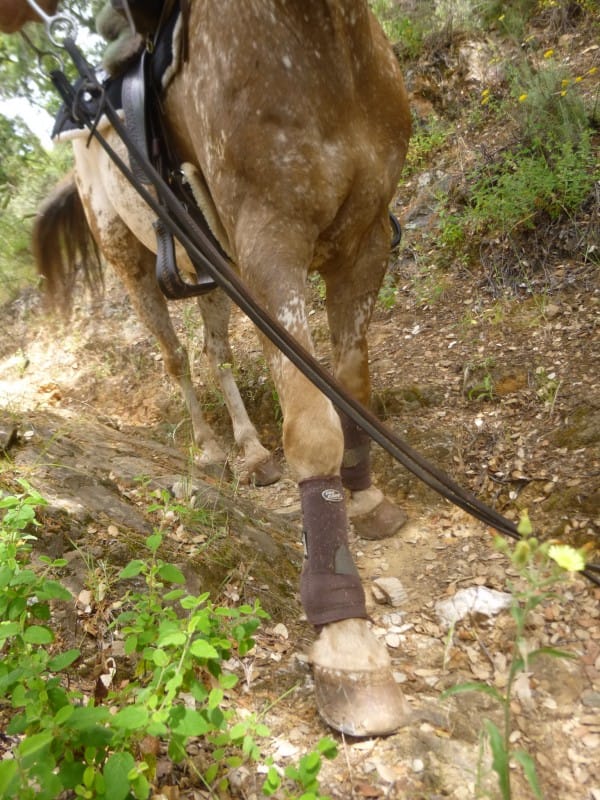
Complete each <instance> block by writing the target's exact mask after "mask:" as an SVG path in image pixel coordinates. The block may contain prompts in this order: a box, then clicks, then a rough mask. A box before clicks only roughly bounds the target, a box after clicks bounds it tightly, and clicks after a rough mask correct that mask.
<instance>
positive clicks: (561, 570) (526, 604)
mask: <svg viewBox="0 0 600 800" xmlns="http://www.w3.org/2000/svg"><path fill="white" fill-rule="evenodd" d="M518 530H519V533H520V534H521V537H522V538H521V540H520V541H518V542H517V543H516V544H515V545H514V546H511V545H510V544H509V543H507V542H506V540H504V539H502V538H501V537H499V536H498V537H496V540H495V543H496V547H497V549H498V550H500V551H501V552H503V553H506V555H508V556H509V558H510V560H511V562H512V564H513V567H514V568H515V569H516V570H517V572H518V574H519V577H520V579H521V583H520V585H516V584H515V585H511V586H510V589H511V593H512V603H511V606H510V614H511V616H512V618H513V620H514V622H515V636H514V643H513V648H512V656H511V659H510V664H509V669H508V677H507V682H506V687H505V689H504V691H503V692H502V691H500V690H499V689H497V688H496V687H494V686H489V685H488V684H486V683H482V682H480V681H470V682H467V683H462V684H458V685H457V686H453V687H451V688H450V689H448V690H446V691H445V692H444V693H443V694H442V699H445V698H447V697H450V696H452V695H456V694H459V693H462V692H481V693H483V694H486V695H487V696H489V697H491V698H492V699H493V700H495V701H496V702H497V703H498V704H499V706H500V707H501V709H502V725H501V727H498V726H497V725H496V724H495V723H494V722H492V721H491V720H489V719H486V720H485V721H484V731H485V735H486V736H487V738H488V741H489V744H490V749H491V752H492V769H493V770H494V772H495V773H496V775H497V778H498V786H499V788H500V793H501V795H502V798H503V800H511V798H512V797H513V793H512V783H511V761H514V762H515V763H516V764H518V765H519V766H520V767H521V768H522V770H523V773H524V775H525V778H526V780H527V782H528V783H529V785H530V787H531V790H532V792H533V794H534V796H535V797H536V798H542V797H543V795H542V789H541V786H540V782H539V780H538V776H537V771H536V768H535V762H534V760H533V758H532V756H531V755H530V754H529V753H527V752H526V751H524V750H522V749H514V748H513V747H512V746H511V740H510V736H511V733H512V718H511V700H512V692H513V688H514V686H515V681H516V679H517V677H518V676H519V674H520V673H522V672H524V671H528V668H529V664H531V663H532V662H533V661H534V660H535V659H536V658H538V657H539V656H542V655H546V656H551V657H554V658H574V657H575V656H574V655H573V654H572V653H569V652H566V651H564V650H557V649H555V648H552V647H538V648H535V649H533V650H532V649H530V647H529V643H528V641H527V636H526V630H527V625H528V622H529V616H530V614H531V612H532V611H533V610H534V609H535V608H537V607H538V606H539V605H540V604H541V603H543V602H544V601H545V600H547V599H549V598H551V597H555V596H556V595H555V589H556V587H557V585H559V584H561V583H562V582H564V581H565V580H566V579H568V578H567V572H576V571H580V570H582V569H584V568H585V558H584V555H583V552H582V551H580V550H575V549H574V548H572V547H569V546H567V545H557V544H552V543H550V542H546V543H540V542H539V541H538V540H537V539H536V538H535V537H534V536H533V535H532V534H533V529H532V525H531V522H530V520H529V516H528V514H527V511H523V512H522V515H521V520H520V523H519V526H518Z"/></svg>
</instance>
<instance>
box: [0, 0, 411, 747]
mask: <svg viewBox="0 0 600 800" xmlns="http://www.w3.org/2000/svg"><path fill="white" fill-rule="evenodd" d="M40 2H41V5H42V7H43V8H44V10H45V11H47V12H49V13H54V11H55V8H56V5H57V3H56V0H40ZM32 16H33V17H34V16H35V15H32V14H31V13H29V12H27V9H26V0H0V29H1V30H6V31H14V30H16V29H18V28H19V27H20V25H21V24H23V23H24V22H25V21H26V20H27V19H31V18H32ZM188 37H189V42H190V47H189V60H188V61H187V62H186V63H185V64H184V66H183V68H182V69H181V70H180V72H179V73H178V74H177V75H176V76H175V78H174V79H173V81H172V83H171V84H170V86H169V88H168V90H167V93H166V96H165V99H164V114H165V123H166V127H167V129H168V132H169V136H170V137H171V141H172V143H173V146H174V147H175V149H176V151H177V152H178V153H180V155H181V156H182V158H183V160H184V161H186V162H187V163H189V164H190V165H193V168H194V169H195V170H196V174H197V179H198V185H199V186H202V187H203V190H204V195H205V197H204V205H205V207H206V208H209V210H210V211H211V214H212V217H213V222H214V228H215V230H217V231H218V235H219V238H220V240H221V244H222V245H223V247H224V249H225V250H226V251H227V252H228V253H229V254H230V255H231V257H232V260H233V261H234V263H235V264H236V265H237V268H238V270H239V272H240V275H241V277H242V278H243V279H244V281H245V282H246V283H247V285H248V286H249V287H250V288H251V290H252V291H253V293H254V295H255V297H257V298H258V300H259V301H260V302H261V303H262V305H263V306H264V307H265V308H266V309H267V311H269V312H270V313H271V314H272V315H273V316H274V317H276V318H277V319H278V320H279V321H280V322H281V323H283V324H284V325H285V326H286V327H287V328H288V330H289V331H290V332H291V333H293V335H294V336H295V337H296V338H297V339H298V340H299V341H300V342H301V343H302V344H303V345H304V346H305V347H306V348H308V349H312V348H311V337H310V331H309V326H308V320H307V312H306V305H305V284H306V278H307V275H308V272H309V271H310V270H315V269H316V270H318V271H319V272H320V273H321V275H322V277H323V279H324V281H325V285H326V289H327V311H328V318H329V324H330V331H331V338H332V344H333V354H334V361H335V372H336V375H337V377H338V379H339V380H340V381H341V382H342V383H343V384H344V385H345V386H346V387H347V388H348V389H349V390H350V391H351V392H352V393H353V394H354V395H355V397H357V398H358V399H359V400H361V401H362V402H364V403H367V402H368V399H369V393H370V385H369V368H368V350H367V339H366V335H367V328H368V324H369V321H370V318H371V313H372V310H373V306H374V303H375V299H376V297H377V292H378V289H379V286H380V284H381V281H382V278H383V275H384V272H385V267H386V262H387V257H388V249H389V223H388V204H389V202H390V200H391V198H392V196H393V194H394V191H395V189H396V186H397V182H398V179H399V176H400V171H401V168H402V164H403V161H404V156H405V154H406V149H407V145H408V138H409V133H410V117H409V110H408V104H407V99H406V94H405V91H404V88H403V83H402V78H401V75H400V71H399V68H398V64H397V62H396V59H395V57H394V55H393V52H392V50H391V48H390V45H389V43H388V42H387V40H386V39H385V37H384V35H383V33H382V31H381V29H380V27H379V25H378V23H377V22H376V20H375V18H374V16H373V15H372V13H371V12H370V10H369V8H368V4H367V2H366V0H302V2H295V1H291V0H289V1H286V0H247V1H246V2H244V3H239V2H237V0H219V2H215V0H196V2H194V3H192V4H190V19H189V30H188ZM109 137H110V132H109ZM96 149H98V150H99V147H98V145H97V144H96V143H94V142H92V144H91V145H90V150H91V151H94V152H93V155H92V154H90V160H91V162H92V163H93V164H94V165H95V167H94V174H93V175H90V174H85V172H84V171H83V169H81V167H80V164H79V163H78V167H77V173H78V181H79V188H80V192H81V195H82V198H83V200H84V204H85V205H86V207H88V208H91V209H93V208H94V205H95V204H94V197H95V196H98V194H99V192H100V191H104V192H106V194H107V196H108V198H109V199H110V201H111V203H112V204H113V206H114V209H115V219H117V218H118V224H119V225H122V221H125V222H126V224H127V226H128V228H129V229H130V230H131V231H132V232H133V234H134V238H135V240H139V241H140V242H142V243H143V244H144V246H145V247H146V248H151V246H152V243H151V242H149V241H148V240H147V233H148V227H147V220H146V221H142V218H143V217H144V216H145V210H144V209H143V208H141V204H140V201H139V200H136V199H135V198H134V197H133V195H132V191H133V190H131V189H130V188H129V187H127V186H125V185H124V180H123V178H122V177H121V175H120V173H119V172H118V171H117V169H116V167H114V165H112V164H111V163H110V162H109V161H108V160H107V158H106V157H105V156H104V155H103V154H102V153H101V152H95V150H96ZM98 174H101V175H102V183H103V187H104V188H103V190H99V189H98V187H97V186H96V185H95V184H94V180H95V178H94V176H95V175H98ZM91 221H92V227H93V226H94V220H93V214H92V215H91ZM142 228H143V230H142ZM123 237H124V238H123V242H124V245H126V246H131V245H133V242H134V238H132V237H129V236H128V234H126V233H125V229H124V228H123ZM264 347H265V353H266V356H267V359H268V361H269V364H270V368H271V371H272V375H273V380H274V382H275V384H276V388H277V391H278V394H279V398H280V401H281V405H282V411H283V417H284V423H283V443H284V450H285V455H286V459H287V461H288V463H289V465H290V466H291V468H292V469H293V470H294V472H295V474H296V477H297V479H298V485H299V491H300V499H301V505H302V512H303V529H304V541H305V553H306V556H305V562H304V568H303V572H302V577H301V598H302V602H303V606H304V609H305V612H306V616H307V618H308V620H309V622H311V623H312V624H313V625H315V626H316V627H317V628H318V630H319V636H318V638H317V640H316V642H315V644H314V646H313V649H312V654H311V658H312V663H313V671H314V677H315V689H316V696H317V705H318V707H319V711H320V713H321V714H322V716H323V718H324V719H325V720H326V721H327V722H328V723H329V724H330V725H331V726H332V727H334V728H337V729H339V730H342V731H344V732H346V733H349V734H352V735H374V734H383V733H387V732H390V731H392V730H394V729H396V728H397V727H398V726H400V725H402V724H405V723H406V721H407V719H408V713H407V707H406V703H405V701H404V699H403V697H402V695H401V693H400V690H399V688H398V687H397V685H396V684H395V682H394V679H393V675H392V672H391V668H390V661H389V656H388V654H387V651H386V649H385V647H384V646H383V645H382V644H381V643H380V642H379V641H378V640H377V639H376V637H375V636H374V634H373V633H372V632H371V630H370V628H369V622H368V615H367V611H366V607H365V597H364V592H363V589H362V586H361V582H360V579H359V576H358V573H357V571H356V568H355V566H354V563H353V560H352V556H351V554H350V551H349V548H348V539H347V524H348V523H347V512H350V514H351V515H352V516H353V521H354V523H355V527H356V529H357V531H358V532H359V533H361V535H364V536H372V537H382V536H385V535H392V534H393V533H395V532H396V530H397V529H398V528H399V526H400V524H401V523H402V521H403V514H402V512H401V511H400V509H397V508H396V507H395V506H393V504H392V503H390V502H389V501H388V500H387V499H386V498H385V497H384V496H383V494H382V493H381V491H380V490H379V489H377V488H376V487H375V486H374V485H373V484H372V481H371V474H370V466H369V455H368V442H367V440H366V437H365V435H364V434H363V432H362V431H361V430H360V429H359V428H358V427H357V426H356V425H354V424H353V423H351V422H350V421H349V420H348V419H346V418H343V417H341V416H340V415H339V414H338V413H337V412H336V410H335V408H334V407H333V406H332V404H331V403H330V401H329V400H327V399H326V398H325V397H324V396H323V395H322V394H321V392H319V391H318V390H317V389H316V388H315V387H314V386H313V385H312V384H311V383H310V382H309V381H308V380H307V379H306V378H305V377H304V376H303V375H302V374H301V373H300V372H299V371H298V370H297V369H296V368H295V367H294V366H293V365H292V364H291V363H290V362H289V361H288V360H287V359H286V358H285V357H283V356H282V355H281V354H280V353H279V352H278V351H277V350H276V349H275V348H274V347H273V346H272V345H271V344H269V343H268V342H266V343H265V345H264Z"/></svg>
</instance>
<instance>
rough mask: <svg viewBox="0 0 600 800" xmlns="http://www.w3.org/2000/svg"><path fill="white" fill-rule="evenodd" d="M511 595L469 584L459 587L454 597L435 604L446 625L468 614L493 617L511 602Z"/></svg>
mask: <svg viewBox="0 0 600 800" xmlns="http://www.w3.org/2000/svg"><path fill="white" fill-rule="evenodd" d="M511 601H512V597H511V595H510V594H507V593H506V592H498V591H496V589H488V588H487V586H469V588H468V589H460V591H458V592H457V593H456V594H455V595H454V597H449V598H448V599H447V600H439V601H438V602H437V603H436V604H435V610H436V613H437V615H438V617H439V618H440V619H441V620H442V622H443V623H445V625H446V626H447V627H449V626H450V625H452V624H453V623H455V622H458V620H460V619H464V618H465V617H466V616H468V615H469V614H483V615H484V616H486V617H493V616H495V615H496V614H499V613H500V612H501V611H503V610H504V609H505V608H508V607H509V606H510V604H511Z"/></svg>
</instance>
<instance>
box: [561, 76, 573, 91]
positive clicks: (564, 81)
mask: <svg viewBox="0 0 600 800" xmlns="http://www.w3.org/2000/svg"><path fill="white" fill-rule="evenodd" d="M570 83H571V80H570V78H563V79H562V81H561V82H560V85H561V86H562V87H563V89H564V88H565V87H566V86H568V85H569V84H570Z"/></svg>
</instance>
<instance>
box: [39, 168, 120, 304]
mask: <svg viewBox="0 0 600 800" xmlns="http://www.w3.org/2000/svg"><path fill="white" fill-rule="evenodd" d="M32 239H33V241H32V249H33V254H34V257H35V261H36V266H37V269H38V272H39V274H40V275H41V276H42V277H43V278H44V283H45V290H46V292H47V294H48V297H49V299H50V300H51V301H52V302H53V303H55V304H56V305H57V306H58V307H59V308H60V309H61V311H62V312H63V313H64V314H66V315H68V313H69V312H70V310H71V305H72V298H73V292H74V289H75V280H76V278H77V275H78V274H79V273H81V274H82V275H83V279H84V281H85V284H86V285H87V286H88V288H89V289H90V291H91V292H92V294H98V293H100V292H101V291H102V289H103V288H104V268H103V263H102V259H101V258H100V251H99V250H98V246H97V245H96V242H95V241H94V237H93V236H92V231H91V230H90V227H89V225H88V222H87V219H86V216H85V212H84V209H83V204H82V202H81V198H80V197H79V192H78V191H77V186H76V184H75V177H74V174H73V173H70V174H69V175H67V176H66V177H65V178H64V179H63V180H62V181H60V183H58V184H57V185H56V186H55V187H54V189H52V191H51V192H50V194H49V195H48V197H46V199H45V200H43V201H42V203H41V204H40V206H39V208H38V211H37V215H36V218H35V222H34V225H33V231H32Z"/></svg>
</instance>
